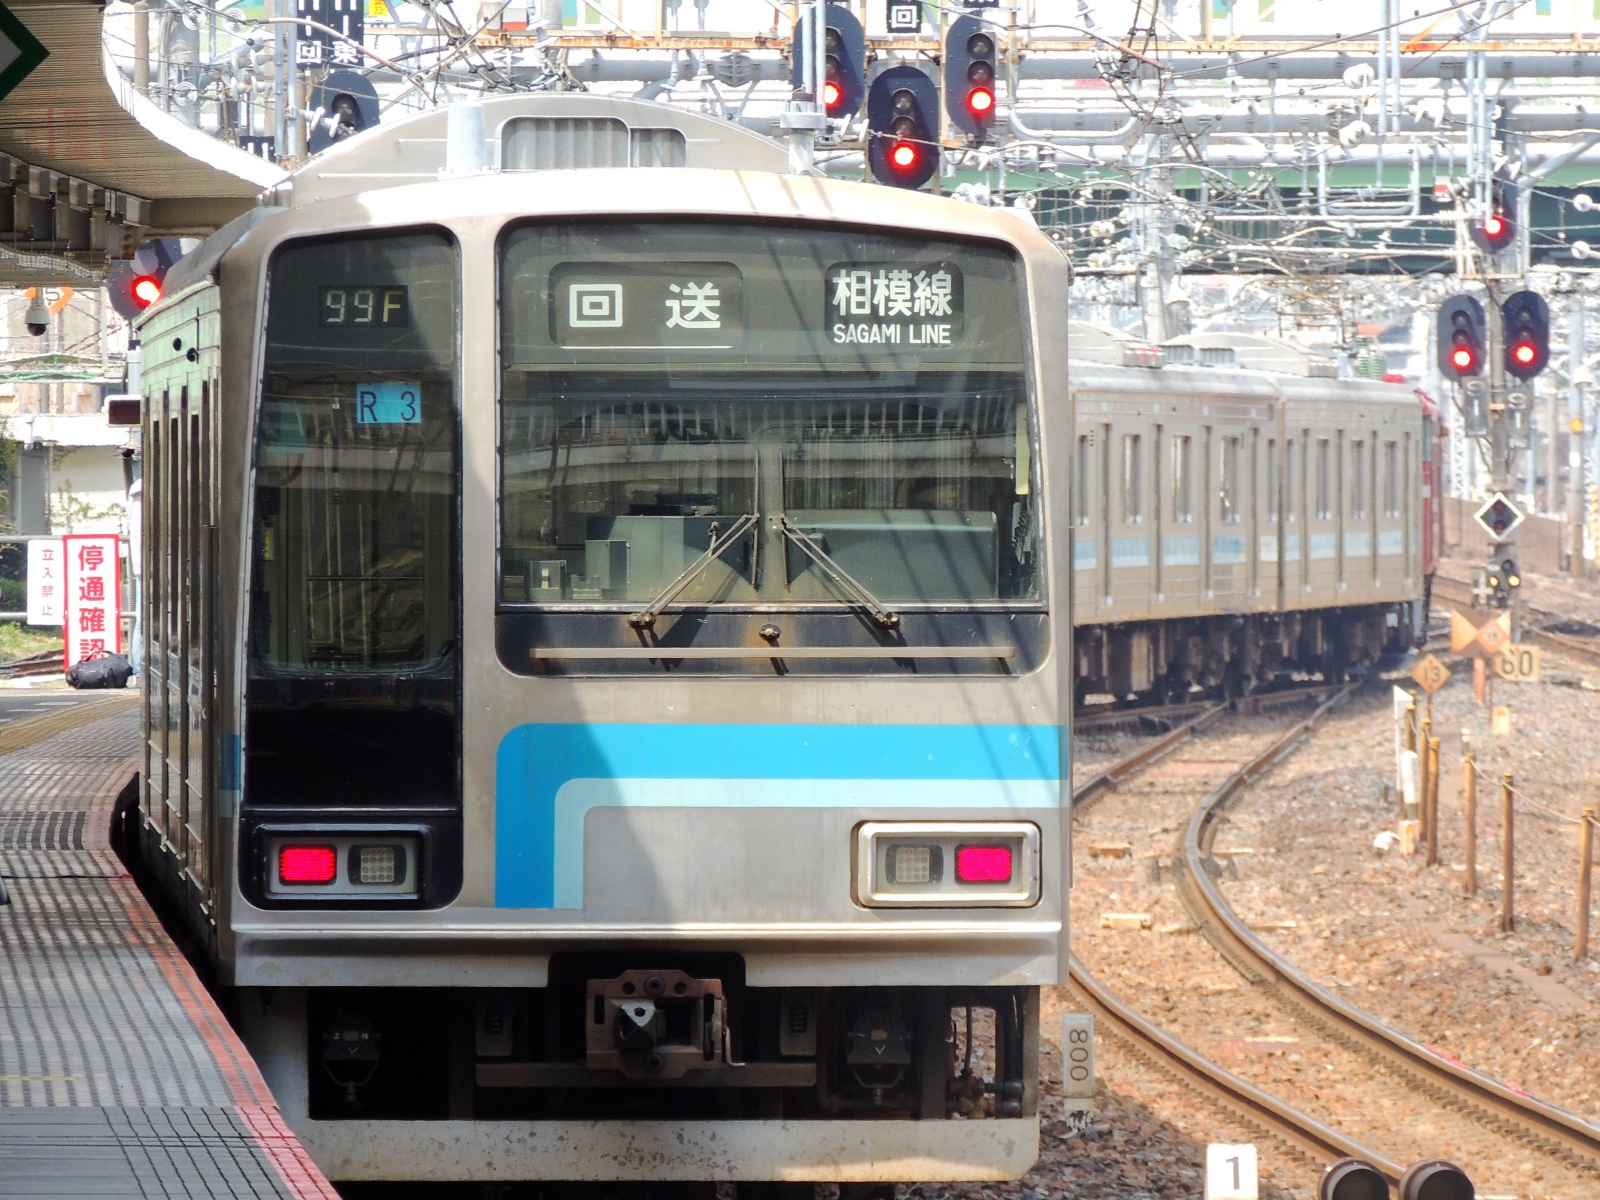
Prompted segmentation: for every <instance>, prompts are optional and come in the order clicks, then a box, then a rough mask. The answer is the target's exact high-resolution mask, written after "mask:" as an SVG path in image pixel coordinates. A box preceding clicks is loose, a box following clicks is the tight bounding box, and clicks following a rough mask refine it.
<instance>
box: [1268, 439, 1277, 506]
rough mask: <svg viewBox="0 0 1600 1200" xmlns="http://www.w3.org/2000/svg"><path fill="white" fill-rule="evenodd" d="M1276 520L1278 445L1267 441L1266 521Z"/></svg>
mask: <svg viewBox="0 0 1600 1200" xmlns="http://www.w3.org/2000/svg"><path fill="white" fill-rule="evenodd" d="M1277 519H1278V443H1277V441H1276V440H1275V439H1273V438H1268V439H1267V520H1269V521H1276V520H1277Z"/></svg>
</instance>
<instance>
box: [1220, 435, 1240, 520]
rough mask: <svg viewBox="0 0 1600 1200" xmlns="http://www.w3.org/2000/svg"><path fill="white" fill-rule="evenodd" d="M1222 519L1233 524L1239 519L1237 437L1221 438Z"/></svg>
mask: <svg viewBox="0 0 1600 1200" xmlns="http://www.w3.org/2000/svg"><path fill="white" fill-rule="evenodd" d="M1220 495H1221V500H1222V520H1223V523H1224V524H1227V525H1235V524H1238V521H1239V439H1238V438H1236V437H1231V438H1223V439H1222V488H1221V492H1220Z"/></svg>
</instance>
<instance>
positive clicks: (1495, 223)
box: [1483, 213, 1506, 238]
mask: <svg viewBox="0 0 1600 1200" xmlns="http://www.w3.org/2000/svg"><path fill="white" fill-rule="evenodd" d="M1483 231H1484V233H1486V234H1488V235H1489V236H1490V237H1491V238H1497V237H1499V236H1500V235H1501V234H1502V233H1504V232H1505V231H1506V222H1505V218H1504V217H1502V216H1501V215H1500V214H1499V213H1490V214H1489V215H1488V216H1487V217H1485V218H1484V219H1483Z"/></svg>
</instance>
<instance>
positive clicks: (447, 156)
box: [123, 95, 1082, 1194]
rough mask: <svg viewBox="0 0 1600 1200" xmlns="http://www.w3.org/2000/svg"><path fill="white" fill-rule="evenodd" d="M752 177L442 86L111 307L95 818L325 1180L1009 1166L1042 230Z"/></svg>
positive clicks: (741, 160) (1052, 587) (1047, 348)
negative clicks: (118, 611)
mask: <svg viewBox="0 0 1600 1200" xmlns="http://www.w3.org/2000/svg"><path fill="white" fill-rule="evenodd" d="M785 167H786V157H785V153H784V151H783V150H782V149H781V148H780V147H779V146H777V145H776V144H775V143H773V142H770V141H768V140H766V139H763V138H759V137H757V136H755V135H753V134H750V133H748V132H746V131H743V130H740V129H738V128H737V127H734V126H732V125H730V124H728V123H726V122H722V121H717V120H714V119H712V118H710V117H703V116H698V115H695V114H688V113H683V112H678V111H674V110H671V109H668V108H665V107H663V106H659V105H654V104H649V103H646V102H637V101H611V100H605V99H599V98H595V97H590V96H583V95H518V96H513V97H508V98H501V99H491V100H488V101H486V102H485V103H484V104H483V105H482V106H481V108H476V109H474V108H463V109H456V110H452V111H451V112H449V113H445V112H432V113H425V114H421V115H418V116H415V117H411V118H409V119H407V120H404V121H401V122H399V123H397V124H393V125H385V126H383V127H381V128H375V129H372V130H369V131H367V132H365V133H363V134H360V135H357V136H355V137H352V138H350V139H349V140H348V141H346V142H344V143H341V145H340V146H339V147H338V148H336V149H334V150H332V151H330V152H329V153H327V154H326V155H324V156H322V157H321V158H319V159H317V160H315V161H314V162H313V163H311V164H309V165H307V166H306V167H304V168H302V169H301V170H299V171H298V172H297V173H296V174H295V175H294V176H293V178H292V180H291V182H290V184H289V185H287V186H286V188H285V189H284V190H283V192H281V193H279V194H276V195H272V196H269V197H266V198H265V199H266V202H265V203H263V204H262V205H261V206H260V207H258V208H256V209H255V210H253V211H251V212H250V213H248V214H246V215H245V216H243V217H240V218H239V219H238V220H236V221H234V222H233V223H231V224H230V225H228V226H226V227H225V228H223V229H222V230H220V231H219V232H218V233H216V234H215V235H213V236H212V237H211V238H209V239H208V240H207V241H205V242H204V243H203V244H202V245H201V246H200V247H199V248H198V249H196V250H195V251H194V252H193V253H191V254H190V255H188V256H187V257H186V258H184V259H183V260H182V261H181V262H179V263H178V264H177V265H176V266H175V267H174V268H173V269H172V271H171V272H170V273H169V275H168V276H167V278H166V287H165V296H164V297H163V299H162V300H161V301H160V302H159V303H158V304H156V305H155V306H154V307H153V308H151V309H150V310H149V311H148V312H147V313H146V314H144V315H143V316H142V318H141V319H140V322H139V326H138V333H139V337H140V339H141V342H142V346H143V355H144V360H143V361H144V371H143V387H142V394H143V404H142V408H143V414H142V416H143V428H142V447H143V471H144V488H145V492H144V495H145V504H144V512H145V514H146V517H145V520H146V523H145V528H144V556H143V563H142V589H143V597H144V608H143V613H142V629H143V650H144V663H145V671H144V675H143V678H142V687H143V704H144V708H143V711H144V734H145V736H144V751H143V753H144V760H143V772H142V783H141V788H140V791H139V795H138V799H137V808H136V809H130V810H127V811H125V812H124V814H123V821H124V827H125V828H127V829H130V830H133V831H136V835H137V836H136V844H137V848H138V852H139V854H140V856H141V857H142V858H143V859H144V860H145V861H146V862H147V863H148V864H149V866H150V867H151V868H152V869H153V872H154V874H155V876H156V877H157V880H158V883H159V885H160V886H161V887H163V888H164V889H165V890H167V891H168V892H169V893H170V894H171V896H172V897H173V898H174V899H175V901H176V902H177V903H178V904H179V905H181V907H182V909H183V911H184V912H185V913H186V914H187V918H188V920H189V921H190V922H191V923H192V925H193V927H194V929H195V930H196V932H197V934H198V935H199V938H200V939H201V942H202V943H203V945H204V946H205V948H206V952H207V953H208V954H209V956H210V958H211V960H212V961H213V963H214V965H215V968H216V974H217V978H218V980H219V983H220V984H221V985H222V986H224V987H226V988H229V989H232V997H233V1001H234V1002H235V1003H234V1008H235V1010H236V1011H237V1014H238V1022H239V1025H240V1029H241V1033H242V1036H243V1038H244V1041H245V1043H246V1045H247V1046H248V1047H249V1049H250V1051H251V1053H252V1054H253V1055H254V1057H255V1059H256V1061H257V1063H258V1064H259V1066H260V1068H261V1070H262V1072H263V1075H264V1077H265V1078H266V1080H267V1082H268V1084H269V1086H270V1087H271V1088H272V1090H273V1093H274V1095H275V1097H276V1099H277V1101H278V1103H279V1105H280V1106H281V1108H282V1111H283V1113H284V1115H285V1118H286V1119H287V1121H288V1123H289V1124H290V1126H291V1127H292V1128H293V1129H294V1130H295V1132H296V1133H297V1134H298V1136H299V1137H300V1138H301V1140H302V1141H303V1143H304V1144H305V1146H306V1147H307V1149H308V1150H309V1152H310V1153H311V1155H312V1157H313V1158H314V1159H315V1160H316V1161H317V1163H318V1164H319V1165H320V1166H321V1167H322V1169H323V1170H324V1171H325V1172H326V1173H327V1174H328V1176H329V1177H330V1178H332V1179H334V1180H336V1181H362V1180H421V1181H429V1180H431V1181H484V1182H499V1181H516V1180H540V1179H547V1180H567V1181H574V1180H606V1179H613V1180H614V1179H635V1180H684V1181H696V1182H698V1183H702V1184H703V1183H706V1182H709V1181H734V1182H737V1183H738V1184H739V1186H740V1187H741V1189H744V1188H746V1187H749V1188H754V1189H756V1190H757V1191H758V1192H760V1193H762V1194H766V1193H773V1192H783V1191H786V1190H787V1189H790V1188H792V1187H801V1188H803V1187H808V1186H809V1185H811V1184H813V1183H816V1182H829V1181H832V1182H839V1183H841V1184H845V1185H850V1186H851V1187H854V1188H858V1189H859V1188H863V1187H864V1188H869V1189H870V1188H872V1187H875V1186H881V1185H884V1184H888V1183H892V1182H893V1181H895V1180H918V1179H922V1180H935V1179H973V1180H980V1179H1009V1178H1016V1177H1019V1176H1020V1175H1021V1174H1022V1173H1023V1172H1024V1171H1025V1170H1026V1169H1027V1168H1028V1167H1029V1166H1030V1165H1031V1164H1032V1162H1033V1161H1034V1158H1035V1156H1036V1153H1037V1147H1038V1140H1039V1105H1040V1101H1039V1081H1038V1069H1037V1065H1038V1059H1039V995H1040V988H1041V986H1043V985H1049V984H1059V983H1063V982H1065V980H1066V961H1067V956H1066V933H1065V930H1066V919H1067V881H1068V876H1067V871H1068V865H1069V863H1070V856H1069V850H1068V820H1067V811H1068V786H1069V779H1070V775H1069V771H1068V765H1067V759H1068V748H1069V739H1068V729H1069V722H1070V716H1071V704H1072V693H1073V687H1074V674H1073V655H1072V636H1071V623H1070V621H1071V612H1070V602H1071V561H1070V556H1069V555H1068V553H1067V547H1068V546H1069V544H1070V540H1069V536H1068V533H1069V526H1070V521H1071V519H1072V518H1071V514H1070V495H1069V489H1068V488H1067V487H1066V486H1065V484H1066V483H1067V481H1068V480H1069V479H1070V477H1071V476H1070V472H1071V469H1072V461H1073V460H1072V449H1071V448H1072V445H1073V437H1074V434H1073V428H1072V421H1071V409H1070V404H1069V397H1068V394H1067V377H1068V375H1067V366H1066V353H1067V351H1066V347H1067V334H1066V312H1067V299H1068V298H1067V287H1068V271H1067V265H1066V262H1065V260H1064V259H1063V257H1062V256H1061V254H1060V252H1059V251H1058V250H1057V249H1056V248H1055V247H1054V246H1053V245H1052V243H1051V242H1050V241H1049V240H1048V239H1046V238H1045V237H1044V236H1043V235H1041V234H1040V233H1039V232H1038V231H1037V230H1036V229H1034V228H1033V227H1032V226H1031V225H1030V224H1029V223H1028V222H1027V221H1026V220H1023V219H1019V218H1018V217H1017V216H1015V215H1012V214H1010V213H1007V212H1003V211H994V210H990V209H985V208H980V207H977V206H974V205H969V204H962V203H957V202H953V201H947V200H942V199H938V198H935V197H930V196H926V195H921V194H908V193H906V192H903V191H897V190H894V189H891V188H882V187H869V186H863V185H860V184H850V183H842V182H834V181H829V180H826V179H822V178H816V177H807V176H796V175H788V174H785V173H784V171H785ZM1080 545H1082V543H1081V542H1080Z"/></svg>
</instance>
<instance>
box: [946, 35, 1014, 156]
mask: <svg viewBox="0 0 1600 1200" xmlns="http://www.w3.org/2000/svg"><path fill="white" fill-rule="evenodd" d="M996 51H997V48H996V43H995V37H994V33H993V32H992V31H991V30H990V29H988V28H987V26H986V25H985V23H984V22H983V21H982V20H980V19H979V18H978V17H975V16H972V15H971V14H967V15H964V16H960V17H957V18H956V19H955V20H954V21H953V22H951V24H950V28H949V30H948V31H947V32H946V34H945V42H944V103H945V111H946V112H948V113H949V114H950V122H951V124H953V125H954V126H955V127H956V128H957V129H959V130H961V131H962V132H963V133H968V134H972V135H973V136H975V137H982V136H983V134H984V133H985V132H986V131H987V130H988V128H989V126H990V125H991V124H993V122H994V109H995V90H994V85H995V79H996V77H997V76H998V74H999V65H1000V64H999V58H998V55H997V52H996Z"/></svg>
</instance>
